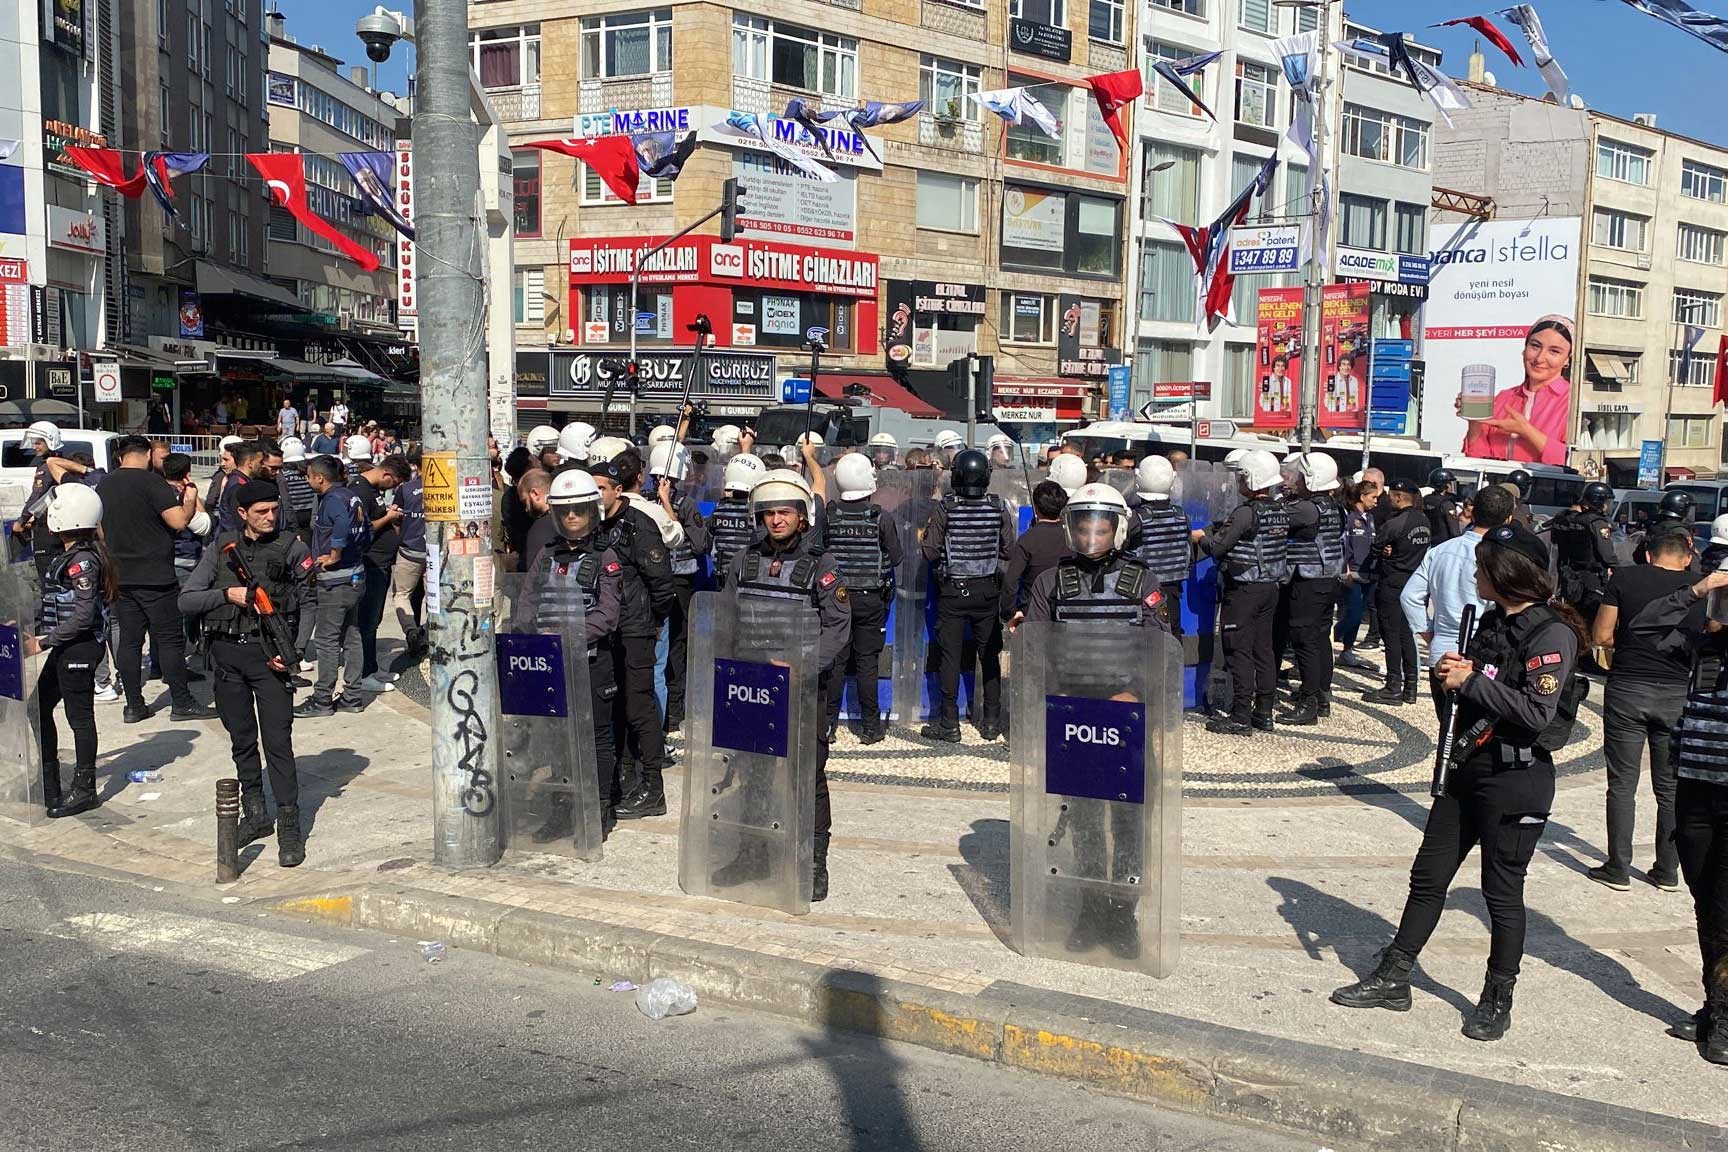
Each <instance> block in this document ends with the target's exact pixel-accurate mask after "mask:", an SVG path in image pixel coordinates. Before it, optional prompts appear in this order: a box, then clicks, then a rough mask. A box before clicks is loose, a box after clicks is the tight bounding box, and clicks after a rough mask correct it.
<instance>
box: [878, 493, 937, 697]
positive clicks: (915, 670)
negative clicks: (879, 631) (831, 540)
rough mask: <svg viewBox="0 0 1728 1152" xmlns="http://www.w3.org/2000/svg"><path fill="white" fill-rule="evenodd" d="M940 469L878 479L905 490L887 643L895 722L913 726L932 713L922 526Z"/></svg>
mask: <svg viewBox="0 0 1728 1152" xmlns="http://www.w3.org/2000/svg"><path fill="white" fill-rule="evenodd" d="M936 477H937V473H936V472H935V471H934V470H933V469H929V468H914V469H908V470H905V471H901V472H894V473H888V474H886V475H884V476H879V477H878V478H877V481H876V483H877V491H878V493H879V494H880V492H881V491H882V486H883V485H884V483H885V482H888V481H890V480H891V481H892V486H893V487H895V488H900V489H903V490H904V495H903V496H901V497H900V498H899V504H898V507H897V508H896V510H895V513H894V519H895V522H896V524H898V526H899V529H900V552H901V560H900V568H899V570H898V571H897V572H895V574H894V619H893V620H892V621H891V622H890V630H889V634H888V638H889V642H890V643H891V644H892V646H893V656H892V660H893V668H894V712H893V720H894V721H895V722H896V723H899V724H903V725H907V726H911V725H915V724H918V723H920V722H921V721H923V720H925V719H927V718H928V716H929V712H928V710H927V708H926V701H927V700H928V693H927V690H926V683H925V677H926V675H927V674H928V673H931V672H934V671H935V668H934V666H933V664H932V662H931V660H930V652H931V644H932V641H933V639H934V633H933V629H932V626H931V624H930V620H929V617H928V615H927V613H926V607H927V605H928V603H929V600H930V593H931V588H932V586H933V585H932V581H931V574H930V565H929V563H927V562H926V561H925V559H924V553H923V550H922V547H923V545H922V541H923V537H924V527H925V525H927V524H929V523H930V516H931V514H932V513H933V512H935V510H936Z"/></svg>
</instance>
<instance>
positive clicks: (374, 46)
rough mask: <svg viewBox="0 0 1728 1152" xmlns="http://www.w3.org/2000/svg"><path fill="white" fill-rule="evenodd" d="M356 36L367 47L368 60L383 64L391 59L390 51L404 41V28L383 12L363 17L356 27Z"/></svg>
mask: <svg viewBox="0 0 1728 1152" xmlns="http://www.w3.org/2000/svg"><path fill="white" fill-rule="evenodd" d="M354 34H355V35H356V36H359V37H360V42H361V43H363V44H365V45H366V56H367V59H369V60H372V61H375V62H376V63H379V64H382V63H384V61H386V60H388V59H390V50H391V49H392V48H394V47H396V41H398V40H400V39H402V27H401V25H399V24H397V23H396V21H395V20H393V19H391V18H390V17H389V16H386V15H384V14H383V13H382V12H374V13H373V14H372V15H370V16H362V17H361V18H360V20H359V21H358V22H357V23H356V24H355V25H354Z"/></svg>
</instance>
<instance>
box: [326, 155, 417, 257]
mask: <svg viewBox="0 0 1728 1152" xmlns="http://www.w3.org/2000/svg"><path fill="white" fill-rule="evenodd" d="M337 158H338V159H339V160H341V161H342V166H343V167H344V168H346V169H348V175H350V176H352V177H353V178H354V184H355V186H356V187H357V188H359V189H360V199H361V200H362V201H363V202H364V203H365V204H366V206H367V207H368V208H370V209H371V210H372V211H373V212H376V213H377V214H378V215H380V216H382V217H384V219H386V220H388V221H390V227H392V228H394V229H396V231H398V232H400V233H401V234H402V235H404V236H406V237H407V238H408V239H410V240H412V239H414V225H412V224H410V223H408V221H407V219H406V218H405V217H404V216H403V215H402V213H400V212H398V211H397V210H396V196H395V193H394V192H392V191H391V187H390V181H391V178H392V177H393V176H394V175H395V172H396V157H395V156H394V155H393V154H392V153H389V152H343V153H341V154H340V155H339V156H338V157H337Z"/></svg>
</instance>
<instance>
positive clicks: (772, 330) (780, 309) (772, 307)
mask: <svg viewBox="0 0 1728 1152" xmlns="http://www.w3.org/2000/svg"><path fill="white" fill-rule="evenodd" d="M762 331H763V332H764V333H765V334H767V335H769V336H796V335H798V298H797V297H795V296H790V297H789V296H764V297H762Z"/></svg>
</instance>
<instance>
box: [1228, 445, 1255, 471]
mask: <svg viewBox="0 0 1728 1152" xmlns="http://www.w3.org/2000/svg"><path fill="white" fill-rule="evenodd" d="M1250 451H1252V449H1249V448H1232V449H1230V453H1229V455H1227V456H1225V457H1224V467H1226V468H1240V467H1241V466H1242V457H1244V456H1246V455H1248V453H1249V452H1250Z"/></svg>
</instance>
